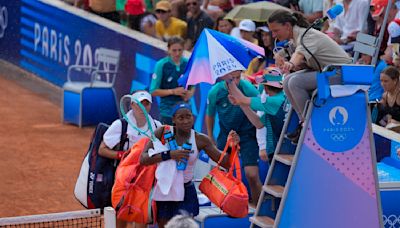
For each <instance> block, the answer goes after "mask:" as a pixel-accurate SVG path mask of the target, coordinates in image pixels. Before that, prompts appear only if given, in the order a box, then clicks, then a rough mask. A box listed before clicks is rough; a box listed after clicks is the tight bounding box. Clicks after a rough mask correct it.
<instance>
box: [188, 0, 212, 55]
mask: <svg viewBox="0 0 400 228" xmlns="http://www.w3.org/2000/svg"><path fill="white" fill-rule="evenodd" d="M185 4H186V8H187V9H188V12H189V14H190V15H191V16H190V17H189V18H188V20H187V23H188V30H187V34H188V36H187V39H186V43H185V49H186V50H192V48H193V46H194V44H195V43H196V41H197V39H198V38H199V37H200V33H201V32H202V31H203V29H204V28H210V29H212V28H213V26H214V21H213V20H212V19H211V17H210V16H209V15H208V14H207V13H206V12H204V11H203V10H201V9H200V0H186V2H185Z"/></svg>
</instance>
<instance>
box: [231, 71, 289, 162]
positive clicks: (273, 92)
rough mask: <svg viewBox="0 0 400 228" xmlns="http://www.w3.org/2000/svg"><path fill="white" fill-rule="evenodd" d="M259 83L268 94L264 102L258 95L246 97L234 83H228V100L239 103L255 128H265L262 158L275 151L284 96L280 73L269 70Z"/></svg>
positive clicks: (282, 114)
mask: <svg viewBox="0 0 400 228" xmlns="http://www.w3.org/2000/svg"><path fill="white" fill-rule="evenodd" d="M260 84H261V85H263V86H264V90H265V92H266V94H267V95H268V96H267V98H266V99H265V101H264V102H262V100H261V98H260V97H247V96H245V95H243V93H242V92H241V91H240V90H239V89H238V87H237V86H236V85H235V84H234V83H230V84H229V90H230V95H229V100H230V101H231V103H232V104H234V105H239V106H240V108H241V109H242V110H243V112H244V113H245V114H246V116H247V118H248V119H249V120H250V121H251V123H252V124H253V125H254V126H255V127H256V128H257V129H261V128H263V127H266V128H267V134H266V142H267V145H266V153H265V152H264V151H261V150H260V158H264V159H263V160H266V159H267V160H269V162H270V163H271V161H272V160H271V159H272V156H273V153H274V152H275V147H276V144H277V142H278V140H279V137H280V134H281V131H282V128H283V123H284V118H285V111H284V104H285V101H286V96H285V94H284V92H283V82H282V75H280V74H277V73H276V72H273V71H269V72H267V74H265V75H264V76H263V77H262V81H261V82H260ZM255 111H262V112H264V114H263V115H262V116H258V115H257V114H256V112H255Z"/></svg>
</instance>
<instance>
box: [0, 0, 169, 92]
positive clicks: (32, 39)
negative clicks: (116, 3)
mask: <svg viewBox="0 0 400 228" xmlns="http://www.w3.org/2000/svg"><path fill="white" fill-rule="evenodd" d="M89 19H90V20H89ZM114 25H115V26H114ZM115 27H119V25H117V24H114V23H113V22H109V21H107V20H105V19H102V18H98V17H96V16H94V15H92V14H90V13H87V12H83V11H82V10H79V9H76V8H73V7H69V6H66V5H65V4H63V3H60V2H48V1H45V0H43V1H38V0H15V1H14V0H13V1H8V0H0V49H1V52H0V57H1V58H2V59H5V60H7V61H9V62H12V63H14V64H16V65H19V66H20V67H22V68H24V69H26V70H28V71H30V72H33V73H35V74H37V75H38V76H40V77H42V78H44V79H45V80H47V81H49V82H51V83H53V84H55V85H57V86H60V87H61V86H62V85H63V84H64V83H65V82H66V80H67V72H68V69H70V68H71V66H86V67H89V68H90V67H93V66H96V64H99V61H98V59H97V56H98V54H99V52H100V53H104V52H106V53H110V52H113V53H118V54H119V55H118V59H117V62H118V74H117V77H116V83H115V89H116V91H117V94H118V97H120V96H121V95H123V94H126V93H128V92H129V90H130V88H131V83H132V80H134V79H135V78H136V76H137V75H139V74H140V75H143V74H148V75H150V74H151V72H152V71H153V67H154V64H155V62H156V61H157V60H158V59H160V58H162V57H164V56H165V51H164V50H161V49H159V48H156V47H153V46H150V45H148V44H146V43H143V42H141V41H140V40H139V39H135V38H133V35H132V36H130V35H126V34H129V31H128V32H124V33H126V34H123V33H121V32H117V31H116V30H115V29H114V28H115ZM120 29H121V28H120ZM122 29H123V28H122ZM137 56H139V57H140V58H136V57H137ZM138 59H139V62H140V63H142V64H136V61H138ZM143 60H145V64H143ZM146 63H147V64H146ZM137 65H139V66H140V67H137ZM143 76H145V75H143ZM79 77H82V79H84V77H87V75H86V76H84V75H80V76H79ZM139 81H141V82H143V84H144V86H148V85H147V84H148V83H149V82H150V80H148V79H146V80H141V79H140V80H139Z"/></svg>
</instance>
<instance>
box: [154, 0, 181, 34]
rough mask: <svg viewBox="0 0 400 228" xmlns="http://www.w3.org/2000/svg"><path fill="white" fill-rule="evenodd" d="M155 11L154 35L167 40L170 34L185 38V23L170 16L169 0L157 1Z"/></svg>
mask: <svg viewBox="0 0 400 228" xmlns="http://www.w3.org/2000/svg"><path fill="white" fill-rule="evenodd" d="M155 12H156V16H157V22H156V36H157V37H158V38H159V39H161V40H163V41H168V39H169V38H170V37H172V36H177V37H180V38H182V39H185V38H186V30H187V24H186V22H184V21H182V20H180V19H178V18H176V17H173V16H171V3H170V2H169V1H167V0H161V1H159V2H157V4H156V8H155Z"/></svg>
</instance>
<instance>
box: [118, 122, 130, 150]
mask: <svg viewBox="0 0 400 228" xmlns="http://www.w3.org/2000/svg"><path fill="white" fill-rule="evenodd" d="M120 120H121V124H122V125H121V137H120V143H119V150H124V145H125V143H126V142H127V141H128V135H127V133H126V132H127V130H128V121H126V120H125V119H124V118H121V119H120Z"/></svg>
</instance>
